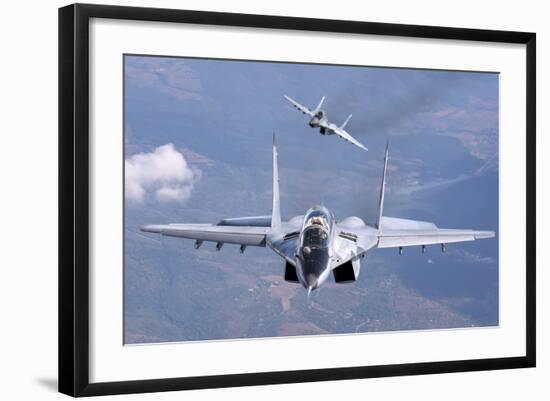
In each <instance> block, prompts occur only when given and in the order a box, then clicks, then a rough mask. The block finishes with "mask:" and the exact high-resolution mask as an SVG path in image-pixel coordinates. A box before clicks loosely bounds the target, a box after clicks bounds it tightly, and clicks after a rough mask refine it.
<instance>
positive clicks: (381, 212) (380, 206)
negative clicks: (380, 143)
mask: <svg viewBox="0 0 550 401" xmlns="http://www.w3.org/2000/svg"><path fill="white" fill-rule="evenodd" d="M388 148H389V143H388V144H387V145H386V153H385V154H384V171H383V173H382V185H381V186H380V200H379V201H378V221H377V222H376V227H377V228H378V231H379V232H380V229H381V226H382V216H383V215H384V193H385V192H386V171H387V169H388Z"/></svg>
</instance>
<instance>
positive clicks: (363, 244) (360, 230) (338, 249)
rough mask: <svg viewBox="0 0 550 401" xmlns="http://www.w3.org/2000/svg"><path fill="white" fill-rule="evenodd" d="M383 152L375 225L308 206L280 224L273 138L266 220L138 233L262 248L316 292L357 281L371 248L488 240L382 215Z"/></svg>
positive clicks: (155, 228)
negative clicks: (270, 194)
mask: <svg viewBox="0 0 550 401" xmlns="http://www.w3.org/2000/svg"><path fill="white" fill-rule="evenodd" d="M387 167H388V148H386V153H385V157H384V170H383V175H382V185H381V188H380V200H379V212H378V221H377V222H376V224H375V225H370V224H366V223H365V222H364V221H363V220H362V219H360V218H359V217H356V216H351V217H346V218H345V219H343V220H339V221H338V220H336V218H335V217H334V214H333V213H332V212H331V211H330V210H328V209H327V208H326V207H324V206H314V207H312V208H311V209H309V210H308V211H307V212H306V213H305V215H303V216H295V217H293V218H292V219H290V220H289V221H281V210H280V201H279V173H278V167H277V146H276V144H275V137H274V138H273V208H272V213H271V216H256V217H239V218H230V219H224V220H222V221H220V222H219V223H218V224H166V225H145V226H142V227H141V230H142V231H146V232H151V233H160V234H161V235H166V236H171V237H182V238H190V239H194V240H196V242H195V248H197V249H198V248H199V247H200V246H201V245H202V243H203V241H213V242H216V250H217V251H219V250H220V249H221V248H222V246H223V244H225V243H230V244H238V245H240V252H241V253H243V252H244V251H245V249H246V247H247V246H249V245H251V246H263V247H265V246H266V245H267V246H268V247H270V248H271V249H273V251H275V253H277V254H278V255H279V256H281V257H282V258H283V259H285V262H286V263H285V274H284V279H285V280H286V281H290V282H295V283H300V284H301V285H302V286H303V287H304V288H306V289H307V290H308V295H309V293H310V292H311V291H313V290H315V289H317V288H319V287H320V286H321V285H322V284H323V283H324V282H325V281H326V280H327V279H328V277H329V276H330V273H331V272H332V275H333V276H334V281H335V282H336V283H348V282H353V281H355V280H357V278H358V277H359V270H360V259H361V258H363V257H364V256H365V255H366V253H367V251H369V250H370V249H372V248H375V247H377V248H399V254H400V255H401V254H403V247H406V246H416V245H418V246H420V247H421V249H422V253H424V252H425V250H426V245H433V244H438V245H440V246H441V251H442V252H445V244H448V243H453V242H462V241H473V240H476V239H482V238H491V237H494V235H495V233H494V232H493V231H476V230H451V229H440V228H438V227H437V226H436V225H435V224H433V223H427V222H424V221H415V220H406V219H398V218H395V217H386V216H384V214H383V209H384V192H385V187H386V171H387Z"/></svg>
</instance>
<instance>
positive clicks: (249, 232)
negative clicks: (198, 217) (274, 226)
mask: <svg viewBox="0 0 550 401" xmlns="http://www.w3.org/2000/svg"><path fill="white" fill-rule="evenodd" d="M228 220H230V219H228ZM228 220H222V222H224V221H228ZM236 223H237V224H235V225H233V224H223V225H222V224H149V225H144V226H141V227H140V229H141V231H145V232H150V233H159V234H161V235H166V236H169V237H180V238H188V239H194V240H198V241H213V242H219V243H229V244H240V245H252V246H265V238H266V236H267V235H268V234H269V232H270V231H271V227H270V226H265V227H263V226H258V225H245V224H244V223H245V221H244V219H238V220H237V221H236Z"/></svg>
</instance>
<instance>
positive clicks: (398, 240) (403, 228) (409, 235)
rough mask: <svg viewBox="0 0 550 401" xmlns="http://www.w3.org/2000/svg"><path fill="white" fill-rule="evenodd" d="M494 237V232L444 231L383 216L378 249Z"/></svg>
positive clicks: (411, 221) (414, 222)
mask: <svg viewBox="0 0 550 401" xmlns="http://www.w3.org/2000/svg"><path fill="white" fill-rule="evenodd" d="M494 236H495V233H494V231H477V230H462V229H458V230H457V229H444V228H438V227H437V226H436V225H435V224H433V223H428V222H424V221H416V220H407V219H397V218H394V217H385V216H384V217H382V219H381V225H380V228H379V232H378V248H396V247H404V246H414V245H433V244H449V243H453V242H463V241H474V240H477V239H483V238H492V237H494Z"/></svg>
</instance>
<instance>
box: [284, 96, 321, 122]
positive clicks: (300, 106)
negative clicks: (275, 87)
mask: <svg viewBox="0 0 550 401" xmlns="http://www.w3.org/2000/svg"><path fill="white" fill-rule="evenodd" d="M285 99H286V100H288V101H289V102H290V103H292V105H293V106H294V107H296V108H297V109H298V110H300V111H301V112H302V113H304V114H307V115H308V116H310V117H313V116H314V114H315V113H314V112H313V111H311V110H310V109H308V108H307V107H306V106H303V105H301V104H300V103H298V102H297V101H295V100H293V99H291V98H289V97H288V96H287V95H285Z"/></svg>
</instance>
